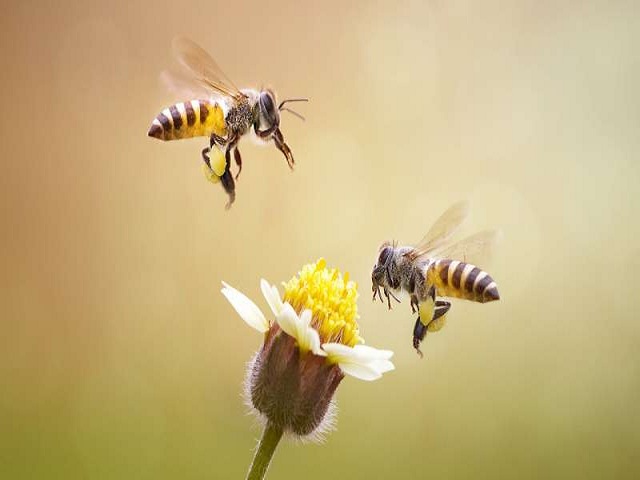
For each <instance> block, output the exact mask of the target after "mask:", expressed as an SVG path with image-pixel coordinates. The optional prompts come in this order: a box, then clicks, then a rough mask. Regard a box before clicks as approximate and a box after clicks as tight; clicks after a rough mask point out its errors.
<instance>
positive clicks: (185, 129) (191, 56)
mask: <svg viewBox="0 0 640 480" xmlns="http://www.w3.org/2000/svg"><path fill="white" fill-rule="evenodd" d="M173 49H174V53H175V56H176V58H177V60H178V61H179V62H180V64H181V65H182V67H183V69H182V71H175V72H174V71H165V72H163V75H162V78H163V79H164V81H165V83H166V84H167V86H168V87H169V88H170V89H172V90H174V91H177V92H181V94H193V95H194V96H195V95H196V94H198V95H200V94H202V95H203V96H204V97H205V98H208V99H204V100H203V99H198V100H187V101H183V102H179V103H176V104H173V105H171V106H170V107H168V108H165V109H164V110H162V112H161V113H160V114H158V116H157V117H156V118H155V119H154V120H153V122H152V123H151V127H150V128H149V131H148V135H149V136H150V137H152V138H157V139H159V140H164V141H169V140H180V139H184V138H194V137H208V138H209V146H208V147H207V148H205V149H204V150H202V159H203V161H204V163H205V166H206V169H205V175H206V176H207V178H212V174H213V173H215V176H216V177H219V180H220V183H221V184H222V186H223V188H224V190H225V191H226V193H227V194H228V195H229V202H228V203H227V208H229V207H230V206H231V204H232V203H233V201H234V200H235V180H237V179H238V177H239V175H240V172H241V171H242V156H241V155H240V150H239V149H238V143H239V142H240V139H241V138H242V137H243V136H245V135H246V134H247V133H249V132H250V131H251V130H252V129H253V131H254V132H255V134H256V136H257V137H258V138H259V139H261V140H262V141H264V142H271V141H273V143H274V144H275V146H276V148H277V149H278V150H280V152H282V154H283V155H284V157H285V159H286V161H287V164H288V165H289V168H291V169H292V170H293V165H294V163H295V162H294V159H293V154H292V153H291V149H290V148H289V146H288V145H287V143H286V142H285V140H284V136H283V135H282V132H281V131H280V111H289V112H291V113H293V114H295V115H297V116H299V117H301V116H300V115H299V114H298V113H296V112H294V111H293V110H291V109H290V108H288V107H286V106H285V104H286V103H288V102H298V101H306V100H307V99H305V98H293V99H286V100H283V101H282V102H280V104H277V103H276V95H275V93H274V92H273V91H272V90H271V89H269V88H264V89H261V90H260V91H258V90H254V89H243V90H239V89H238V88H237V87H236V86H235V85H234V84H233V82H231V80H229V78H228V77H227V76H226V75H225V74H224V72H223V71H222V70H221V69H220V67H219V66H218V64H217V63H216V62H215V60H214V59H213V58H212V57H211V56H210V55H209V54H208V53H207V52H206V51H205V50H203V49H202V48H201V47H199V46H198V45H196V44H195V43H194V42H193V41H191V40H189V39H187V38H184V37H176V38H175V39H174V41H173ZM192 98H193V97H192ZM200 98H202V97H200ZM301 118H303V117H301ZM220 148H224V150H225V151H224V157H225V163H226V165H225V168H224V171H223V172H222V175H218V173H217V172H215V171H214V169H213V168H212V166H211V158H210V154H213V155H217V154H218V153H219V149H220ZM212 150H213V151H212ZM232 156H233V160H234V161H235V163H236V165H237V166H238V172H237V174H236V175H235V177H234V176H233V175H232V174H231V159H232Z"/></svg>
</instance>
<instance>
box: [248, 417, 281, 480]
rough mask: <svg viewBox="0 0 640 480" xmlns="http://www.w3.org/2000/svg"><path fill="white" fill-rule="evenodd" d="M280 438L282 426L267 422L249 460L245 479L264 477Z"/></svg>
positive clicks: (253, 479) (260, 478)
mask: <svg viewBox="0 0 640 480" xmlns="http://www.w3.org/2000/svg"><path fill="white" fill-rule="evenodd" d="M281 438H282V428H280V427H277V426H275V425H273V424H272V423H267V425H266V426H265V427H264V432H262V438H261V439H260V443H259V444H258V450H257V451H256V455H255V457H253V462H251V468H249V473H248V474H247V480H262V479H263V478H264V476H265V475H266V473H267V469H268V468H269V464H270V463H271V458H272V457H273V454H274V452H275V451H276V447H277V446H278V442H280V439H281Z"/></svg>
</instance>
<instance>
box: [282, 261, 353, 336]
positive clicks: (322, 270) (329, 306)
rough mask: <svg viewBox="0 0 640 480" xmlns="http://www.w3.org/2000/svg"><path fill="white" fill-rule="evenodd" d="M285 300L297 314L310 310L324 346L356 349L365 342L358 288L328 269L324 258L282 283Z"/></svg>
mask: <svg viewBox="0 0 640 480" xmlns="http://www.w3.org/2000/svg"><path fill="white" fill-rule="evenodd" d="M283 286H284V301H285V302H289V303H290V304H291V306H292V307H293V308H294V310H295V311H296V312H298V315H300V314H301V313H302V311H303V310H305V309H309V310H311V313H312V317H313V319H312V320H311V324H312V326H313V327H314V328H315V329H316V330H317V331H318V333H319V334H320V340H321V341H322V343H328V342H338V343H342V344H344V345H349V346H350V347H353V346H354V345H356V344H357V343H362V338H361V337H360V335H359V332H358V321H357V320H358V304H357V300H358V286H357V285H356V283H355V282H350V281H349V274H348V273H347V272H345V274H344V277H343V276H342V274H341V273H340V271H339V270H337V269H335V268H331V269H328V268H327V262H326V261H325V260H324V258H321V259H319V260H318V261H317V262H316V263H309V264H307V265H305V266H303V267H302V270H300V272H299V273H298V275H297V276H295V277H293V278H292V279H291V280H289V281H288V282H285V283H283Z"/></svg>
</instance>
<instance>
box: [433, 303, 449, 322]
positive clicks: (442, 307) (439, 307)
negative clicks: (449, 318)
mask: <svg viewBox="0 0 640 480" xmlns="http://www.w3.org/2000/svg"><path fill="white" fill-rule="evenodd" d="M450 308H451V303H450V302H446V301H444V300H436V308H435V310H434V312H433V318H432V319H431V322H433V321H434V320H437V319H439V318H440V317H442V316H444V315H445V314H446V313H447V312H448V311H449V309H450ZM431 322H429V323H431Z"/></svg>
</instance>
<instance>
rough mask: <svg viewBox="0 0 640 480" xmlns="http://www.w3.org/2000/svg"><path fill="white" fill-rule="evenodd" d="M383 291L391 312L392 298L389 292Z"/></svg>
mask: <svg viewBox="0 0 640 480" xmlns="http://www.w3.org/2000/svg"><path fill="white" fill-rule="evenodd" d="M382 291H383V292H384V296H385V297H387V306H388V307H389V310H391V297H390V296H389V290H387V289H386V288H385V289H383V290H382Z"/></svg>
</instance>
